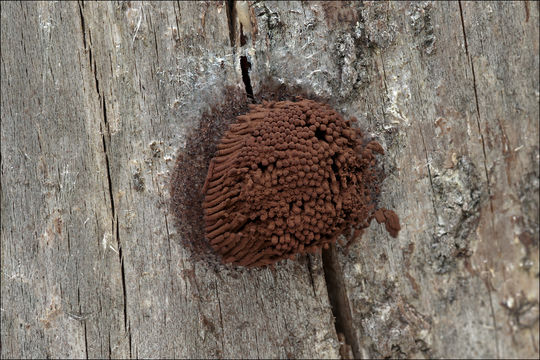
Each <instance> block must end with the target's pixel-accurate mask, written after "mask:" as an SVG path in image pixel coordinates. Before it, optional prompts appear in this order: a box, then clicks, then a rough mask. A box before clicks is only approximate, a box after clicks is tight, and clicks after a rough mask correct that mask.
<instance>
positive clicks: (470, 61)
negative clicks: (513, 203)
mask: <svg viewBox="0 0 540 360" xmlns="http://www.w3.org/2000/svg"><path fill="white" fill-rule="evenodd" d="M458 4H459V15H460V17H461V29H462V31H463V40H464V42H465V54H466V55H467V61H468V62H469V63H470V64H471V70H472V76H473V90H474V100H475V103H476V124H477V126H478V132H479V134H480V139H481V141H482V152H483V154H484V172H485V174H486V183H487V191H488V196H489V207H490V210H491V213H492V214H493V199H492V198H491V183H490V181H489V173H488V168H487V154H486V143H485V141H484V134H482V128H481V127H480V105H479V103H478V90H477V86H476V74H475V72H474V63H473V61H472V57H471V55H470V54H469V46H468V44H467V34H466V32H465V21H464V19H463V7H462V6H461V1H459V2H458ZM491 222H492V223H493V218H492V219H491ZM492 225H493V224H492Z"/></svg>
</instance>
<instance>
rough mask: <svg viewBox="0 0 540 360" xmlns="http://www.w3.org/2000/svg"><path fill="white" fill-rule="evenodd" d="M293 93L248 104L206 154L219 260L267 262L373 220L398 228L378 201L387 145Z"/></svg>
mask: <svg viewBox="0 0 540 360" xmlns="http://www.w3.org/2000/svg"><path fill="white" fill-rule="evenodd" d="M297 100H298V101H295V102H292V101H279V102H274V101H272V102H267V101H264V102H263V103H262V104H259V105H250V106H249V112H248V113H247V114H244V115H240V116H238V117H237V121H236V123H234V124H232V125H231V126H230V127H229V130H228V131H227V132H226V133H225V135H224V136H223V138H222V139H221V142H220V144H219V146H218V151H217V153H216V154H215V156H214V158H213V159H212V160H211V161H210V166H209V169H208V174H207V177H206V181H205V183H204V186H203V189H202V191H203V194H204V201H203V209H204V222H205V226H206V228H205V231H206V238H207V239H208V241H209V244H210V246H211V247H212V249H213V250H214V251H215V252H216V253H217V254H218V255H220V256H221V260H222V262H223V263H232V264H235V265H240V266H247V267H256V266H265V265H271V264H274V263H275V262H277V261H279V260H282V259H287V258H290V259H292V258H294V257H295V256H296V255H297V254H301V253H306V252H315V251H317V250H319V249H322V248H325V249H326V248H328V247H329V245H330V244H331V243H333V242H335V241H336V239H337V237H338V236H339V235H341V234H343V233H345V232H347V231H350V230H351V228H353V227H354V228H356V229H364V228H366V227H368V226H369V223H370V222H371V220H372V219H373V218H375V219H376V220H377V221H378V222H379V223H385V225H386V229H387V230H388V232H389V233H390V234H391V235H392V236H396V235H397V233H398V231H399V229H400V226H399V220H398V217H397V215H396V214H395V213H394V212H393V211H391V210H386V209H377V208H376V200H377V197H378V194H379V183H380V182H381V181H382V177H383V175H382V173H381V171H379V170H377V168H376V158H375V156H374V153H379V154H383V149H382V147H381V145H380V144H379V143H377V142H375V141H366V140H365V138H364V136H363V134H362V133H361V131H360V130H358V129H354V128H352V127H351V120H344V119H343V118H342V117H341V116H340V115H339V114H338V113H337V112H336V111H335V110H333V109H332V108H331V107H330V106H328V105H326V104H322V103H318V102H315V101H312V100H306V99H302V98H298V99H297Z"/></svg>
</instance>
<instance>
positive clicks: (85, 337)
mask: <svg viewBox="0 0 540 360" xmlns="http://www.w3.org/2000/svg"><path fill="white" fill-rule="evenodd" d="M83 325H84V354H85V356H86V358H87V359H88V336H87V335H86V321H85V322H84V324H83Z"/></svg>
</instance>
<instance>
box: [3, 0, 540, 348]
mask: <svg viewBox="0 0 540 360" xmlns="http://www.w3.org/2000/svg"><path fill="white" fill-rule="evenodd" d="M227 7H228V3H225V2H196V3H187V2H175V3H169V2H164V3H139V2H123V3H80V4H78V3H65V4H62V3H49V2H44V3H30V2H23V3H4V4H2V8H1V20H2V23H1V45H2V53H1V75H2V78H1V86H2V89H1V94H2V99H1V118H2V131H1V176H2V199H1V209H2V223H1V231H2V234H1V241H2V247H1V250H2V255H1V261H2V268H1V269H2V273H1V282H2V284H1V290H2V295H1V299H2V307H1V322H2V328H1V351H2V358H12V357H94V358H95V357H100V358H101V357H115V358H117V357H285V356H289V357H317V358H321V357H324V358H335V357H339V356H340V353H339V350H340V342H339V339H338V335H337V334H338V333H343V334H344V335H345V337H344V338H345V340H346V342H347V343H348V344H349V345H351V347H352V353H353V354H354V355H355V356H362V357H381V356H395V357H397V356H403V357H458V356H460V357H480V356H485V357H538V356H539V353H538V347H537V343H538V333H539V329H538V326H539V325H538V298H539V294H538V293H539V290H538V273H539V269H538V176H539V173H538V160H539V159H538V156H539V155H538V152H539V149H538V136H539V130H538V128H539V127H538V117H539V108H538V101H539V87H538V77H539V71H538V68H539V57H538V50H539V42H538V35H539V32H538V25H539V22H538V20H539V19H538V18H539V16H538V11H539V8H538V3H534V2H533V3H528V2H516V3H505V2H496V3H457V2H450V3H443V2H435V3H429V2H425V3H406V2H399V3H393V2H390V3H371V2H364V3H360V2H358V3H352V4H348V3H336V2H331V3H318V2H309V3H307V2H292V3H284V2H255V3H244V2H240V3H236V5H235V9H234V10H235V11H228V9H227ZM228 13H229V15H230V16H229V17H230V18H231V23H230V22H229V18H228V16H227V14H228ZM240 24H241V25H242V26H240ZM231 29H232V31H231ZM241 32H242V33H243V36H242V34H241ZM241 38H245V40H243V39H241ZM244 42H245V44H244ZM240 56H246V59H248V60H249V61H250V62H251V71H250V79H251V84H252V85H253V91H254V92H255V93H256V92H257V91H258V90H259V89H260V88H261V87H262V86H263V85H264V82H265V81H266V79H267V78H268V77H273V78H274V79H277V80H279V81H283V82H285V83H286V84H289V85H295V86H300V87H302V88H304V89H306V90H307V91H311V92H312V93H314V94H316V95H318V96H321V97H325V98H327V99H328V100H329V101H330V102H331V103H332V104H333V105H334V106H335V107H336V108H337V109H338V110H340V111H342V112H343V113H344V114H347V115H349V116H356V117H357V118H358V120H359V125H360V126H362V127H363V128H365V129H368V130H369V131H370V132H371V133H373V134H374V135H376V136H377V137H378V139H379V140H380V141H381V143H382V144H383V145H384V147H385V148H386V149H387V156H385V157H384V164H385V168H386V172H387V174H388V176H387V179H386V180H385V182H384V187H383V198H382V202H383V204H384V205H385V206H387V207H390V208H395V209H396V210H397V212H398V214H399V215H400V217H401V221H402V227H403V230H402V232H401V233H400V235H399V237H398V238H397V239H392V238H389V237H388V236H387V235H386V234H385V232H384V231H382V229H381V228H380V226H379V225H377V224H373V225H372V226H371V228H370V229H369V231H367V232H366V233H365V234H364V236H363V237H362V240H361V241H359V242H357V243H356V244H354V245H353V246H351V247H350V248H349V249H348V251H346V250H345V249H341V248H339V247H338V248H337V249H335V250H333V251H330V252H328V253H325V254H324V262H323V259H322V258H321V256H312V257H309V258H303V259H301V260H300V261H297V262H292V261H287V262H285V263H283V264H280V265H279V266H277V267H276V269H275V271H272V270H270V269H263V270H255V271H240V272H235V271H228V270H227V271H222V272H219V273H216V272H214V271H213V269H210V268H208V267H205V266H204V264H203V263H201V262H196V261H193V260H191V258H190V256H189V252H188V251H186V250H185V249H184V248H183V247H182V246H181V245H180V241H179V240H180V239H181V238H182V234H180V233H178V232H177V231H176V229H175V227H174V226H173V222H174V221H173V220H172V219H171V216H170V214H169V212H168V209H169V208H168V198H169V194H168V180H169V174H170V171H171V170H172V168H173V165H174V159H175V155H176V154H177V151H178V149H179V148H182V147H183V146H185V142H186V135H187V133H188V132H189V131H190V129H193V128H196V126H197V124H198V122H197V121H198V118H199V115H200V114H201V113H202V112H203V111H204V110H206V109H207V108H208V107H209V106H210V105H211V104H212V103H214V102H216V101H217V102H219V99H221V98H223V89H224V88H225V87H226V86H229V85H232V86H238V87H239V88H240V87H241V88H243V87H244V84H243V81H242V74H241V68H240V60H239V59H240ZM325 270H326V275H327V276H326V280H325V275H324V273H325ZM327 288H328V289H329V291H327ZM329 295H330V296H329ZM331 303H332V304H334V309H333V311H332V307H331V306H330V304H331ZM334 315H335V316H336V318H337V321H336V322H334ZM336 328H337V331H336ZM339 338H343V337H342V336H341V335H340V336H339ZM344 355H346V354H344Z"/></svg>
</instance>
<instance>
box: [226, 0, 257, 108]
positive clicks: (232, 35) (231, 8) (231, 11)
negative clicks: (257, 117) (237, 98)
mask: <svg viewBox="0 0 540 360" xmlns="http://www.w3.org/2000/svg"><path fill="white" fill-rule="evenodd" d="M227 20H228V23H229V40H230V43H231V47H232V48H233V53H234V54H235V53H236V7H235V1H234V0H228V1H227ZM245 44H246V36H245V35H244V32H243V29H242V24H240V47H242V46H244V45H245ZM235 58H236V56H235ZM240 69H241V71H242V82H243V83H244V88H245V89H246V94H247V97H248V99H249V100H250V101H251V102H254V97H253V87H252V86H251V78H250V77H249V70H251V63H250V62H249V60H248V58H247V56H245V55H243V56H240Z"/></svg>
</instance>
